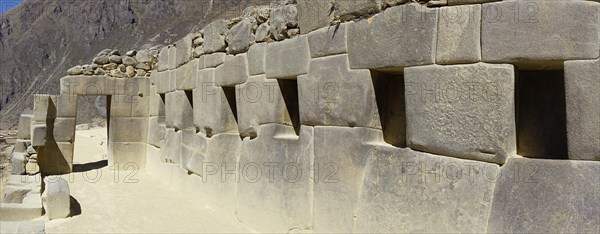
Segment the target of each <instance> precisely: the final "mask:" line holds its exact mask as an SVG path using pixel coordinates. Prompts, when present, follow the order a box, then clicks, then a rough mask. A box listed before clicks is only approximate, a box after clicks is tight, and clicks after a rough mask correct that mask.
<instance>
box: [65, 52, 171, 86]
mask: <svg viewBox="0 0 600 234" xmlns="http://www.w3.org/2000/svg"><path fill="white" fill-rule="evenodd" d="M160 47H161V46H155V47H152V48H150V49H144V50H140V51H136V50H131V51H128V52H127V53H125V54H124V55H121V52H119V51H118V50H111V49H104V50H102V51H100V53H98V54H97V55H96V57H94V59H93V60H92V63H91V64H85V65H78V66H75V67H72V68H71V69H69V70H67V74H68V75H70V76H78V75H86V76H111V77H115V78H132V77H150V73H151V71H152V70H156V68H157V63H158V52H159V50H160Z"/></svg>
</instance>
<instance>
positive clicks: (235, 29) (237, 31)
mask: <svg viewBox="0 0 600 234" xmlns="http://www.w3.org/2000/svg"><path fill="white" fill-rule="evenodd" d="M256 27H257V22H256V19H255V18H254V17H244V18H242V20H241V21H240V22H238V23H237V24H236V25H234V26H232V27H231V29H229V31H227V33H226V35H225V40H226V41H227V52H228V53H229V54H239V53H245V52H246V51H248V48H250V45H252V44H254V40H255V37H254V32H253V31H254V30H256Z"/></svg>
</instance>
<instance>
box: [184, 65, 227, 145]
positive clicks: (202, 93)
mask: <svg viewBox="0 0 600 234" xmlns="http://www.w3.org/2000/svg"><path fill="white" fill-rule="evenodd" d="M201 73H202V74H201V75H200V77H199V78H198V81H197V82H198V83H197V85H196V86H197V88H196V89H194V93H193V96H194V104H195V106H196V108H194V118H193V120H194V125H195V126H196V128H197V129H198V130H199V131H200V132H202V133H204V134H206V135H207V136H209V137H210V136H212V135H215V134H219V133H226V132H230V133H234V132H235V133H237V132H238V125H237V121H236V115H235V114H236V112H234V108H233V107H236V109H235V110H237V103H236V100H235V99H236V97H235V95H231V93H230V94H229V97H227V95H226V93H225V91H224V90H223V88H222V87H220V86H218V85H217V84H216V83H215V80H214V79H215V78H214V76H215V69H205V70H203V71H202V72H201Z"/></svg>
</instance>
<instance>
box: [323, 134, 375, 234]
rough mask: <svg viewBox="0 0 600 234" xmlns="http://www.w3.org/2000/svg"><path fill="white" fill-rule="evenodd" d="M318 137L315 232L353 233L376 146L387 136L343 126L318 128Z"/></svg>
mask: <svg viewBox="0 0 600 234" xmlns="http://www.w3.org/2000/svg"><path fill="white" fill-rule="evenodd" d="M314 134H315V140H314V154H315V156H314V157H315V159H314V166H313V167H314V200H313V201H314V204H313V207H314V208H313V212H314V213H313V220H314V229H313V230H314V231H315V232H321V233H322V232H327V233H332V232H341V233H350V232H352V228H353V226H354V221H355V217H356V215H357V207H358V202H359V199H360V194H361V190H362V187H363V179H364V174H365V168H366V165H367V159H368V158H369V155H370V154H371V153H372V152H373V149H374V145H379V144H382V142H383V135H382V134H381V131H379V130H374V129H368V128H342V127H315V130H314ZM340 194H344V195H343V196H340Z"/></svg>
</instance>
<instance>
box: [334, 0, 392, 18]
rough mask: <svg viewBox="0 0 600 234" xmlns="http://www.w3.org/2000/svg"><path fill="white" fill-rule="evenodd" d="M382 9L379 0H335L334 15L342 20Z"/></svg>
mask: <svg viewBox="0 0 600 234" xmlns="http://www.w3.org/2000/svg"><path fill="white" fill-rule="evenodd" d="M382 9H383V4H382V2H381V0H353V1H343V0H342V1H335V17H336V18H338V19H340V20H342V21H348V20H352V19H354V18H359V17H361V16H364V15H370V14H375V13H377V12H380V11H381V10H382Z"/></svg>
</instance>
